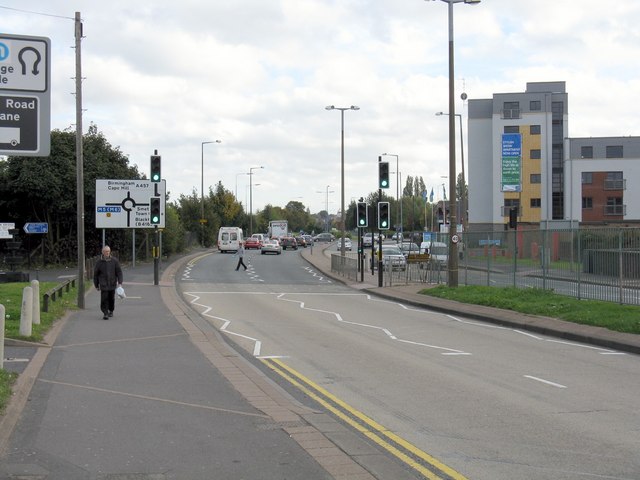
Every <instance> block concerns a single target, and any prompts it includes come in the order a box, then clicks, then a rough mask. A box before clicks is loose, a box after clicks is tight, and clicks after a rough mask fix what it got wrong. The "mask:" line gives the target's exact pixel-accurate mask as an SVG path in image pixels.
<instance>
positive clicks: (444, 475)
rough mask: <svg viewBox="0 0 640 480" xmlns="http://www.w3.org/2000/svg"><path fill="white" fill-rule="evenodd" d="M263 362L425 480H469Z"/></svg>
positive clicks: (286, 370) (274, 363)
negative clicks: (426, 479)
mask: <svg viewBox="0 0 640 480" xmlns="http://www.w3.org/2000/svg"><path fill="white" fill-rule="evenodd" d="M262 362H263V363H264V364H265V365H267V366H268V367H269V368H271V369H272V370H273V371H274V372H276V373H277V374H278V375H280V376H281V377H282V378H284V379H285V380H287V381H288V382H289V383H291V384H292V385H294V386H295V387H296V388H298V389H299V390H301V391H302V392H304V393H306V394H307V395H309V396H310V397H311V398H313V399H314V400H315V401H316V402H318V403H320V404H321V405H322V406H323V407H325V408H326V409H327V410H329V411H330V412H331V413H333V414H334V415H335V416H336V417H338V418H339V419H341V420H342V421H343V422H345V423H347V424H348V425H350V426H351V427H353V428H354V429H356V430H357V431H358V432H360V433H362V434H363V435H365V436H366V437H368V438H369V439H371V440H372V441H374V442H375V443H376V444H377V445H379V446H380V447H382V448H384V449H385V450H386V451H388V452H389V453H391V454H392V455H393V456H395V457H396V458H398V459H399V460H401V461H402V462H404V463H405V464H406V465H408V466H409V467H411V468H413V469H414V470H416V471H417V472H419V473H420V474H421V475H423V476H424V477H425V478H428V479H429V480H467V478H466V477H464V476H463V475H461V474H460V473H458V472H456V471H455V470H453V469H452V468H450V467H448V466H447V465H445V464H443V463H441V462H439V461H438V460H437V459H435V458H433V457H432V456H431V455H429V454H428V453H426V452H423V451H422V450H420V449H419V448H417V447H416V446H415V445H413V444H411V443H409V442H407V441H406V440H404V439H403V438H401V437H399V436H397V435H396V434H394V433H393V432H390V431H389V430H388V429H387V428H385V427H384V426H382V425H380V424H379V423H377V422H376V421H374V420H373V419H371V418H369V417H367V416H366V415H365V414H364V413H362V412H360V411H358V410H356V409H355V408H353V407H351V406H350V405H349V404H347V403H345V402H343V401H342V400H340V399H339V398H337V397H336V396H335V395H332V394H331V393H329V392H328V391H327V390H325V389H324V388H322V387H321V386H319V385H317V384H315V383H314V382H312V381H311V380H309V379H308V378H307V377H305V376H304V375H302V374H301V373H299V372H297V371H296V370H294V369H293V368H291V367H289V366H288V365H286V364H285V363H284V362H282V361H281V360H278V359H274V358H265V359H262Z"/></svg>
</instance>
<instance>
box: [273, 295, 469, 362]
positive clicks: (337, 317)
mask: <svg viewBox="0 0 640 480" xmlns="http://www.w3.org/2000/svg"><path fill="white" fill-rule="evenodd" d="M285 295H286V294H284V293H283V294H279V295H278V296H277V297H276V298H277V299H278V300H282V301H283V302H292V303H297V304H298V305H299V306H300V308H301V309H303V310H309V311H312V312H319V313H326V314H327V315H333V316H334V317H335V318H336V320H337V321H338V322H340V323H345V324H348V325H355V326H357V327H363V328H372V329H374V330H380V331H382V332H383V333H384V334H385V335H386V336H387V337H389V338H390V339H391V340H395V341H398V342H403V343H408V344H411V345H417V346H421V347H427V348H433V349H436V350H445V351H447V352H450V353H453V354H456V355H471V354H470V353H466V352H463V351H462V350H456V349H452V348H446V347H439V346H436V345H429V344H427V343H420V342H414V341H410V340H403V339H399V338H398V337H397V336H395V335H394V334H393V333H391V331H390V330H388V329H387V328H384V327H379V326H377V325H369V324H367V323H359V322H350V321H347V320H345V319H344V318H342V316H341V315H340V314H339V313H338V312H333V311H329V310H320V309H317V308H309V307H307V306H305V303H304V302H303V301H301V300H289V299H288V298H283V297H284V296H285ZM366 297H367V299H369V300H371V296H370V295H366ZM389 303H395V302H389Z"/></svg>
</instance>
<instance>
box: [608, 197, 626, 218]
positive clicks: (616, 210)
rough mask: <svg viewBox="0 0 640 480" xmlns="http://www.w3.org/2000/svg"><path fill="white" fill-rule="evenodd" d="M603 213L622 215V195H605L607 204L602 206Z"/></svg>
mask: <svg viewBox="0 0 640 480" xmlns="http://www.w3.org/2000/svg"><path fill="white" fill-rule="evenodd" d="M604 214H605V215H624V205H623V204H622V197H607V205H606V206H605V207H604Z"/></svg>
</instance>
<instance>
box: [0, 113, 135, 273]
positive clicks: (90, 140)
mask: <svg viewBox="0 0 640 480" xmlns="http://www.w3.org/2000/svg"><path fill="white" fill-rule="evenodd" d="M75 143H76V142H75V133H74V132H68V131H60V130H53V131H52V132H51V153H50V155H49V156H48V157H18V156H10V157H8V158H7V159H6V160H4V161H0V176H1V180H2V182H1V184H2V187H0V189H1V190H0V191H1V193H2V195H1V196H0V198H1V200H0V218H3V219H7V220H8V221H11V222H14V223H16V226H19V225H22V224H24V223H27V222H47V223H48V224H49V229H48V230H49V231H48V233H47V234H44V235H43V236H42V237H41V241H42V242H43V249H44V252H45V258H47V259H48V261H49V262H56V263H69V262H73V261H76V260H77V250H78V245H77V237H78V236H77V221H76V219H77V207H76V204H77V195H76V191H77V188H76V187H77V174H76V158H75V157H76V155H75ZM83 157H84V165H83V171H84V174H83V177H84V186H83V188H84V205H85V208H84V211H85V213H86V214H85V224H84V230H85V243H86V245H85V251H86V252H87V254H88V255H93V254H98V253H99V252H100V250H101V244H102V240H101V231H99V230H97V229H96V227H95V214H94V212H95V196H96V190H95V188H96V179H97V178H108V179H139V178H141V176H140V173H139V172H138V170H137V168H136V167H132V166H130V165H129V159H128V158H127V157H126V155H124V154H123V153H122V152H121V151H120V150H119V149H118V148H114V147H112V146H111V145H110V144H109V142H107V140H106V139H105V138H104V136H103V135H102V134H101V133H99V132H98V129H97V127H96V126H95V125H92V127H91V129H90V131H89V133H87V134H85V135H84V136H83ZM109 234H110V235H109V239H108V241H109V243H110V245H111V247H112V251H114V252H117V251H123V247H124V245H125V241H126V239H127V234H126V233H125V232H122V231H113V232H109ZM33 248H34V251H36V250H38V251H39V250H40V247H39V246H38V245H34V246H33ZM124 251H127V252H128V251H129V249H124ZM29 254H31V252H29Z"/></svg>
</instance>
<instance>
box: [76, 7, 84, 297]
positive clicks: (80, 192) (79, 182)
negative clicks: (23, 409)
mask: <svg viewBox="0 0 640 480" xmlns="http://www.w3.org/2000/svg"><path fill="white" fill-rule="evenodd" d="M75 37H76V44H75V46H76V191H77V197H76V202H77V214H76V215H77V229H78V233H77V236H78V308H84V275H85V272H84V268H85V267H84V257H85V252H84V171H83V163H84V158H83V156H82V51H81V48H80V46H81V45H82V19H81V18H80V12H76V17H75Z"/></svg>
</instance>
